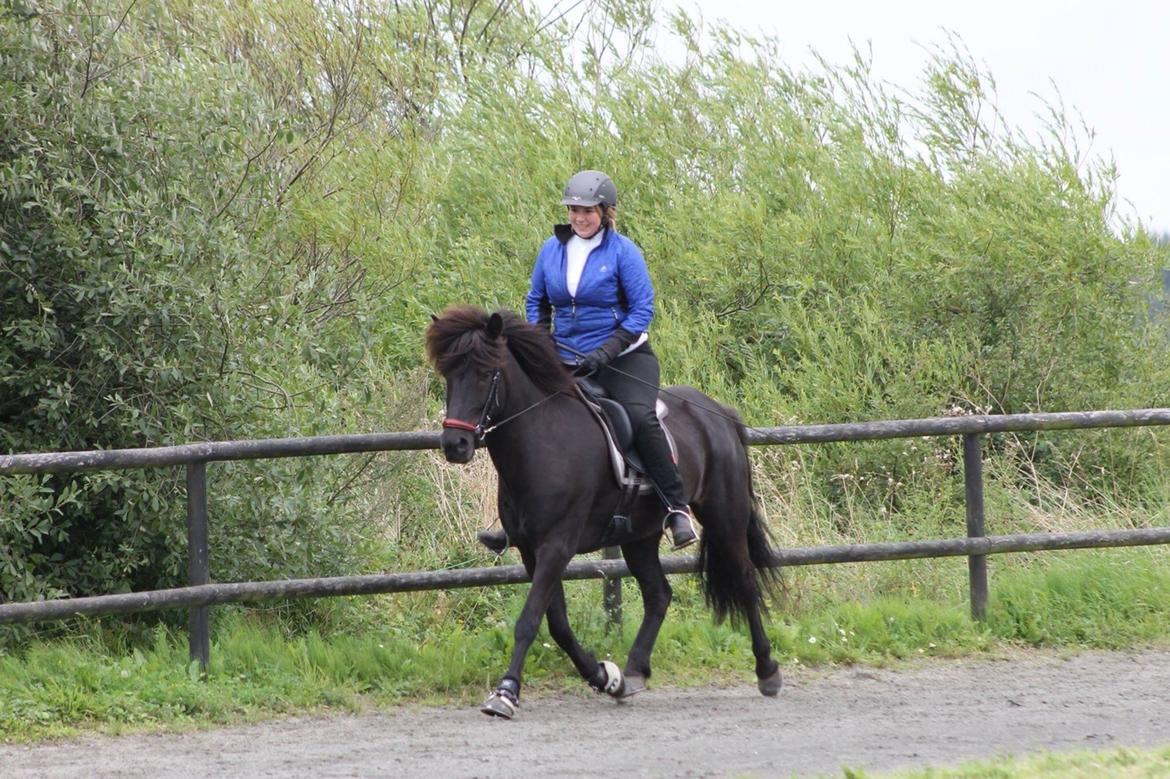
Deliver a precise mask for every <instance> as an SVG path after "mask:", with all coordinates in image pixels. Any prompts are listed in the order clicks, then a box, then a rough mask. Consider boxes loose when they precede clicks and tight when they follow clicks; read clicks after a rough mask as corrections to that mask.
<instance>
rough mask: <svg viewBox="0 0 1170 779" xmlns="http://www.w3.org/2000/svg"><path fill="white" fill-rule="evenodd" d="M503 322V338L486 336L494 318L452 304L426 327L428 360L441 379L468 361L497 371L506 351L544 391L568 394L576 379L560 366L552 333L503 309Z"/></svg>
mask: <svg viewBox="0 0 1170 779" xmlns="http://www.w3.org/2000/svg"><path fill="white" fill-rule="evenodd" d="M496 314H498V315H499V316H500V319H501V320H502V321H503V329H502V330H501V332H500V337H499V338H495V339H493V338H490V337H489V336H488V333H487V329H488V323H489V321H490V320H491V317H492V315H491V314H489V313H488V312H487V311H484V310H483V309H482V308H477V307H475V306H452V307H450V308H448V309H447V310H446V311H444V312H443V313H442V315H440V316H439V317H438V318H437V319H435V320H434V321H433V322H431V325H430V327H428V328H427V333H426V344H427V356H428V357H429V358H430V361H431V363H432V364H433V365H434V366H435V369H436V370H438V371H439V373H441V374H443V375H447V374H448V373H449V372H451V371H453V370H455V369H456V368H457V367H459V366H461V365H463V364H464V363H465V362H470V363H471V364H472V366H474V367H475V368H483V369H487V370H495V369H496V368H500V367H503V365H504V357H505V352H504V350H505V349H507V350H508V351H510V352H511V353H512V356H513V357H515V358H516V362H518V363H519V364H520V368H521V369H522V370H523V371H524V372H525V373H526V374H527V375H528V378H529V379H531V380H532V383H533V384H535V385H536V386H537V387H538V388H539V389H541V390H542V391H544V392H549V393H553V392H568V391H571V390H572V388H573V378H572V376H571V375H570V374H569V372H568V370H566V369H565V366H564V364H563V363H562V362H561V358H560V355H559V354H557V350H556V348H555V347H554V346H553V342H552V339H551V338H550V337H549V334H548V330H546V329H544V328H541V327H537V326H535V325H530V324H528V322H526V321H525V320H524V319H523V318H522V317H521V316H520V315H518V314H516V313H515V312H513V311H508V310H500V311H497V312H496Z"/></svg>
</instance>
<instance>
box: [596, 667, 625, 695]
mask: <svg viewBox="0 0 1170 779" xmlns="http://www.w3.org/2000/svg"><path fill="white" fill-rule="evenodd" d="M601 667H602V668H603V669H604V670H605V683H604V684H602V685H601V686H600V687H598V688H597V689H598V692H603V693H605V694H606V695H611V696H613V697H615V698H620V697H621V694H622V686H623V685H622V682H623V679H622V670H621V669H620V668H618V667H617V663H614V662H610V661H609V660H602V661H601Z"/></svg>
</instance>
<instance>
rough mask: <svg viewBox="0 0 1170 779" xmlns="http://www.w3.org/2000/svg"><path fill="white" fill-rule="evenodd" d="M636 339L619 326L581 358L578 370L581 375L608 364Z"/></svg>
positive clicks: (593, 371)
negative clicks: (599, 344) (600, 343)
mask: <svg viewBox="0 0 1170 779" xmlns="http://www.w3.org/2000/svg"><path fill="white" fill-rule="evenodd" d="M637 339H638V337H637V336H636V335H634V334H633V333H631V332H630V331H629V330H625V329H623V328H621V327H619V328H618V329H617V330H614V331H613V334H612V335H610V337H609V338H606V339H605V342H604V343H603V344H602V345H601V346H599V347H597V348H596V349H594V350H593V351H591V352H589V354H586V355H585V356H584V357H582V358H581V362H580V363H579V366H580V367H579V369H578V370H579V372H580V373H582V374H583V375H588V374H591V373H595V372H596V371H597V370H598V369H599V368H602V367H604V366H606V365H609V363H610V362H611V361H612V360H613V358H614V357H617V356H618V355H619V354H621V353H622V352H624V351H625V350H626V347H628V346H629V345H630V344H632V343H633V342H634V341H636V340H637Z"/></svg>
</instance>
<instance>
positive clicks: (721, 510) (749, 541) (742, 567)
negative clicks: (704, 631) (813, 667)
mask: <svg viewBox="0 0 1170 779" xmlns="http://www.w3.org/2000/svg"><path fill="white" fill-rule="evenodd" d="M705 503H706V505H705V506H699V507H698V510H699V516H701V517H705V518H706V521H705V522H704V524H703V526H704V528H705V530H706V532H705V533H704V534H703V539H702V546H701V547H700V552H699V558H700V561H701V563H702V566H703V571H702V577H703V584H704V588H705V589H706V592H707V600H708V602H709V603H711V604H712V606H713V607H714V608H715V613H716V615H718V616H724V615H728V614H730V615H732V616H733V618H734V617H735V616H742V617H744V618H745V619H746V621H747V624H748V630H749V631H750V632H751V637H752V654H753V655H755V658H756V679H757V683H758V686H759V690H760V692H761V693H763V694H764V695H767V696H769V697H771V696H774V695H776V694H777V693H779V692H780V686H781V675H780V664H779V663H777V662H776V661H775V660H774V659H773V658H772V642H771V641H769V640H768V634H767V632H766V631H765V630H764V620H763V617H762V616H761V611H762V609H761V604H762V603H763V593H762V591H761V586H760V572H759V571H758V570H757V569H756V563H755V559H758V560H760V561H764V560H765V558H767V557H768V556H769V555H770V554H771V553H770V550H769V546H768V539H767V534H766V532H765V531H764V528H763V520H762V518H761V517H760V516H759V514H758V513H757V512H756V510H755V507H754V505H753V503H752V501H751V499H750V496H745V497H744V498H743V499H741V500H734V499H728V500H712V501H710V502H706V501H705ZM753 558H755V559H753Z"/></svg>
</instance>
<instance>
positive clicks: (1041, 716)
mask: <svg viewBox="0 0 1170 779" xmlns="http://www.w3.org/2000/svg"><path fill="white" fill-rule="evenodd" d="M662 675H665V673H663V674H662ZM1168 715H1170V651H1166V650H1146V651H1141V652H1134V653H1120V652H1088V653H1082V654H1076V655H1072V656H1067V657H1061V656H1057V655H1054V654H1050V653H1031V652H1029V653H1023V654H1016V655H1013V656H1011V657H1010V658H1001V659H994V660H988V659H979V660H935V661H928V662H924V663H921V664H916V665H915V666H913V667H910V668H904V669H901V670H883V669H871V668H852V669H840V670H832V671H828V672H825V671H817V670H811V669H802V668H793V669H790V670H787V675H786V679H785V687H784V690H782V691H781V693H780V696H779V697H777V698H774V699H767V698H764V697H762V696H761V695H759V693H757V692H756V688H755V684H754V680H752V679H750V678H749V677H748V676H745V680H744V683H743V684H742V685H738V686H735V687H731V688H719V689H715V688H705V689H693V688H692V689H672V688H669V687H665V686H661V687H652V688H651V689H650V690H648V691H647V692H645V693H643V694H641V695H639V696H637V697H635V698H634V699H632V700H631V701H630V702H628V703H615V702H613V701H611V700H609V699H607V698H603V697H599V696H593V695H586V694H584V693H583V694H581V695H568V696H565V695H558V696H550V695H545V696H542V695H539V694H532V695H526V696H525V697H524V699H523V701H522V704H521V708H520V711H519V713H518V714H517V717H516V719H515V720H513V721H511V722H508V721H503V720H498V719H494V718H489V717H485V716H484V715H482V714H480V713H479V712H478V711H477V709H476V708H475V707H468V706H459V707H442V708H425V707H418V706H408V707H402V708H398V709H394V710H388V711H381V712H378V713H373V714H369V715H362V716H329V717H304V718H295V719H285V720H278V721H273V722H267V723H263V724H258V725H248V726H241V727H233V728H225V729H219V730H210V731H204V732H198V733H183V734H172V735H144V736H123V737H105V736H91V737H85V738H81V739H77V740H70V741H64V742H56V743H51V744H42V745H39V746H17V745H0V774H2V775H3V776H5V777H10V778H11V777H78V776H101V777H184V778H185V777H190V776H208V777H268V776H279V777H287V776H313V777H351V776H361V777H376V776H394V777H408V776H419V777H496V776H499V777H516V776H549V777H552V776H556V777H566V776H567V777H585V776H589V777H593V776H619V775H620V776H623V777H628V776H672V777H673V776H687V777H700V776H702V777H707V776H711V777H743V776H750V777H788V776H799V777H805V776H841V770H842V768H843V767H850V768H862V769H865V770H867V771H871V772H873V771H889V770H894V769H899V768H908V767H916V766H926V765H944V764H952V763H957V762H960V761H964V760H970V759H976V758H989V757H993V756H995V755H997V754H1016V755H1021V754H1027V753H1036V752H1042V751H1046V750H1047V751H1076V750H1099V749H1111V748H1116V747H1120V746H1133V747H1142V746H1157V745H1164V744H1168V743H1170V721H1168V720H1170V716H1168Z"/></svg>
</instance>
